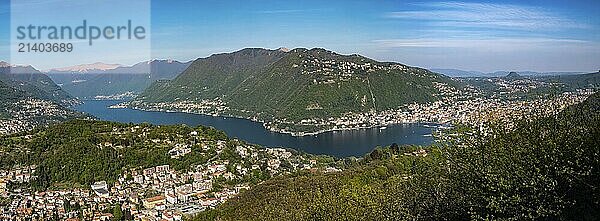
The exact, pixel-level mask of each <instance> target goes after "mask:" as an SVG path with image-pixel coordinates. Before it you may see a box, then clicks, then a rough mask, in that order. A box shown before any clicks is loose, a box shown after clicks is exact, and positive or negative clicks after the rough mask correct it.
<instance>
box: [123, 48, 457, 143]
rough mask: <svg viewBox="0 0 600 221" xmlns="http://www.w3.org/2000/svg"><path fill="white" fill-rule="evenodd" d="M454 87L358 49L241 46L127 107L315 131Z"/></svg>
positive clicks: (205, 60)
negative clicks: (335, 121)
mask: <svg viewBox="0 0 600 221" xmlns="http://www.w3.org/2000/svg"><path fill="white" fill-rule="evenodd" d="M459 87H460V85H459V84H458V83H456V82H454V81H453V80H451V79H450V78H448V77H446V76H444V75H440V74H436V73H433V72H430V71H428V70H426V69H421V68H415V67H410V66H406V65H403V64H399V63H393V62H379V61H375V60H372V59H369V58H366V57H363V56H360V55H356V54H355V55H341V54H337V53H335V52H332V51H328V50H325V49H320V48H315V49H304V48H297V49H293V50H289V51H287V50H279V49H278V50H268V49H261V48H247V49H243V50H240V51H236V52H232V53H223V54H215V55H212V56H210V57H207V58H201V59H197V60H195V61H194V62H193V63H192V64H191V65H190V67H189V68H188V69H186V70H185V71H184V72H183V73H182V74H181V75H179V76H178V77H177V78H175V79H173V80H170V81H159V82H156V83H154V84H153V85H151V86H150V87H149V88H148V89H146V90H145V91H144V92H143V93H142V94H141V95H140V96H139V97H138V98H137V99H136V100H135V101H133V102H132V103H131V106H132V107H135V108H140V109H158V110H176V111H189V112H196V113H203V114H213V115H227V116H237V117H243V118H249V119H253V120H256V121H262V122H265V123H266V125H267V127H268V128H270V129H272V130H275V131H287V132H315V131H318V130H322V129H332V127H331V126H329V125H317V124H321V123H311V122H319V121H322V120H324V119H325V120H326V119H330V118H331V119H339V118H342V117H344V116H345V115H348V114H353V113H376V112H380V111H386V110H390V109H396V108H399V107H401V106H402V105H407V104H411V103H425V102H432V101H436V100H439V99H441V98H442V97H443V96H442V93H443V92H447V91H452V90H456V89H457V88H459ZM300 124H304V125H301V126H299V125H300ZM359 126H360V125H359Z"/></svg>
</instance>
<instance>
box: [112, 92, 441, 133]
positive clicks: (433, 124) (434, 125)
mask: <svg viewBox="0 0 600 221" xmlns="http://www.w3.org/2000/svg"><path fill="white" fill-rule="evenodd" d="M115 101H116V100H115ZM126 102H127V101H125V102H123V103H118V104H115V105H111V106H109V107H108V108H110V109H127V108H128V109H132V110H139V111H145V112H164V113H186V114H196V115H204V116H213V117H224V118H235V119H242V120H248V121H252V122H256V123H261V125H262V126H263V128H265V129H266V130H267V131H269V132H273V133H280V134H289V135H291V136H293V137H305V136H317V135H319V134H323V133H328V132H344V131H353V130H363V129H378V128H379V130H385V129H387V127H389V126H394V125H410V124H413V125H414V124H417V125H422V126H424V127H427V128H432V129H435V128H439V127H441V126H443V125H445V124H443V123H438V122H402V123H391V124H385V125H379V124H378V125H372V126H359V127H349V128H331V129H321V130H318V131H313V132H304V131H287V130H274V129H272V128H271V127H268V126H267V123H269V122H265V121H263V120H258V119H257V118H253V117H242V116H234V115H223V114H210V113H200V112H194V111H183V110H165V109H159V108H150V109H144V108H140V107H130V106H128V105H126Z"/></svg>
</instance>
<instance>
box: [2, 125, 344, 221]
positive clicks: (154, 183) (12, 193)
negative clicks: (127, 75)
mask: <svg viewBox="0 0 600 221" xmlns="http://www.w3.org/2000/svg"><path fill="white" fill-rule="evenodd" d="M125 131H128V132H132V133H134V134H138V135H143V134H147V133H148V132H149V131H148V130H147V129H146V128H143V127H140V126H131V127H130V128H128V129H113V132H112V134H113V135H114V136H119V135H126V133H125ZM197 135H198V133H197V132H196V131H192V132H191V133H190V138H189V140H198V139H196V138H195V137H196V136H197ZM200 140H202V139H200ZM148 142H152V143H158V144H161V145H162V144H166V145H169V146H170V147H171V148H172V149H171V150H170V151H168V153H167V154H168V155H170V156H171V158H174V159H175V160H185V157H186V156H187V155H188V154H189V152H191V151H192V149H193V148H196V149H194V151H199V152H202V153H207V154H209V153H210V154H213V155H210V156H211V158H210V160H208V161H207V162H206V163H203V164H199V165H192V166H191V167H190V168H187V169H182V170H176V169H174V168H173V167H172V166H171V165H169V164H165V165H157V166H153V167H148V168H129V169H125V170H124V171H123V172H122V173H121V175H120V176H119V177H118V178H117V179H116V180H115V181H114V182H108V181H98V182H95V183H93V184H92V185H89V186H76V187H72V186H70V187H65V188H60V189H59V190H47V191H33V190H32V189H31V188H30V186H29V185H28V183H29V182H31V181H33V180H35V178H36V176H35V174H36V172H35V170H36V166H35V165H33V166H26V167H18V168H14V169H11V170H9V171H0V175H1V177H0V194H1V197H2V199H3V200H5V201H7V202H4V203H5V204H6V205H7V206H6V207H2V208H1V211H0V219H5V220H6V219H11V220H49V219H56V220H69V219H70V220H114V219H115V218H119V217H124V218H126V219H128V220H129V219H130V220H170V221H174V220H182V219H183V218H184V217H186V216H190V215H194V214H196V213H198V212H201V211H204V210H205V209H207V208H213V207H215V206H217V205H219V204H221V203H223V202H225V201H227V200H228V199H230V198H231V197H234V196H236V195H237V194H239V193H240V192H242V191H246V190H249V189H250V188H251V187H252V186H253V185H255V184H257V183H259V182H261V181H262V180H264V179H267V178H269V177H271V176H276V175H279V174H285V173H291V172H294V171H298V170H309V171H315V170H320V171H322V172H337V171H339V169H336V168H334V167H331V166H329V165H328V164H326V163H322V162H318V161H317V158H315V157H314V156H311V155H302V154H296V153H295V152H291V151H290V150H288V149H283V148H261V147H257V146H253V145H249V144H245V143H243V142H241V141H237V140H234V141H232V142H231V141H230V142H228V141H224V140H202V141H201V142H200V143H196V144H195V145H190V144H188V143H185V142H173V141H170V140H168V139H150V140H149V141H148ZM232 143H234V145H235V146H231V145H232ZM97 146H98V148H127V147H122V146H118V145H113V144H111V143H106V142H101V143H98V144H97ZM188 151H189V152H188ZM225 152H227V153H226V154H225ZM231 152H233V153H231ZM231 154H234V155H235V156H234V157H232V156H231ZM230 158H231V159H230ZM0 203H2V202H0ZM117 210H118V211H120V212H117Z"/></svg>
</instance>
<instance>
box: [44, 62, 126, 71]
mask: <svg viewBox="0 0 600 221" xmlns="http://www.w3.org/2000/svg"><path fill="white" fill-rule="evenodd" d="M118 67H121V65H120V64H106V63H102V62H96V63H93V64H81V65H75V66H70V67H63V68H54V69H51V70H49V71H48V72H51V73H65V72H67V73H96V72H104V71H108V70H113V69H116V68H118Z"/></svg>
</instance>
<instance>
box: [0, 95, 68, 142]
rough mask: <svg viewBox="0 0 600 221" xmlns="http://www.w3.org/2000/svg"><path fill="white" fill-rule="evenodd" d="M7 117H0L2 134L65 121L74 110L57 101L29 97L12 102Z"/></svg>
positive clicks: (0, 131)
mask: <svg viewBox="0 0 600 221" xmlns="http://www.w3.org/2000/svg"><path fill="white" fill-rule="evenodd" d="M10 105H11V108H8V109H7V110H6V111H7V114H8V115H9V116H7V117H6V118H2V117H0V135H3V134H12V133H17V132H22V131H28V130H31V129H33V128H35V127H38V126H40V125H48V124H51V123H56V122H60V121H63V120H65V119H67V118H69V117H70V116H73V115H74V112H73V111H71V110H69V109H67V108H64V107H62V106H60V105H59V104H56V103H55V102H51V101H47V100H41V99H36V98H27V99H23V100H19V101H18V102H16V103H14V104H10Z"/></svg>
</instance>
